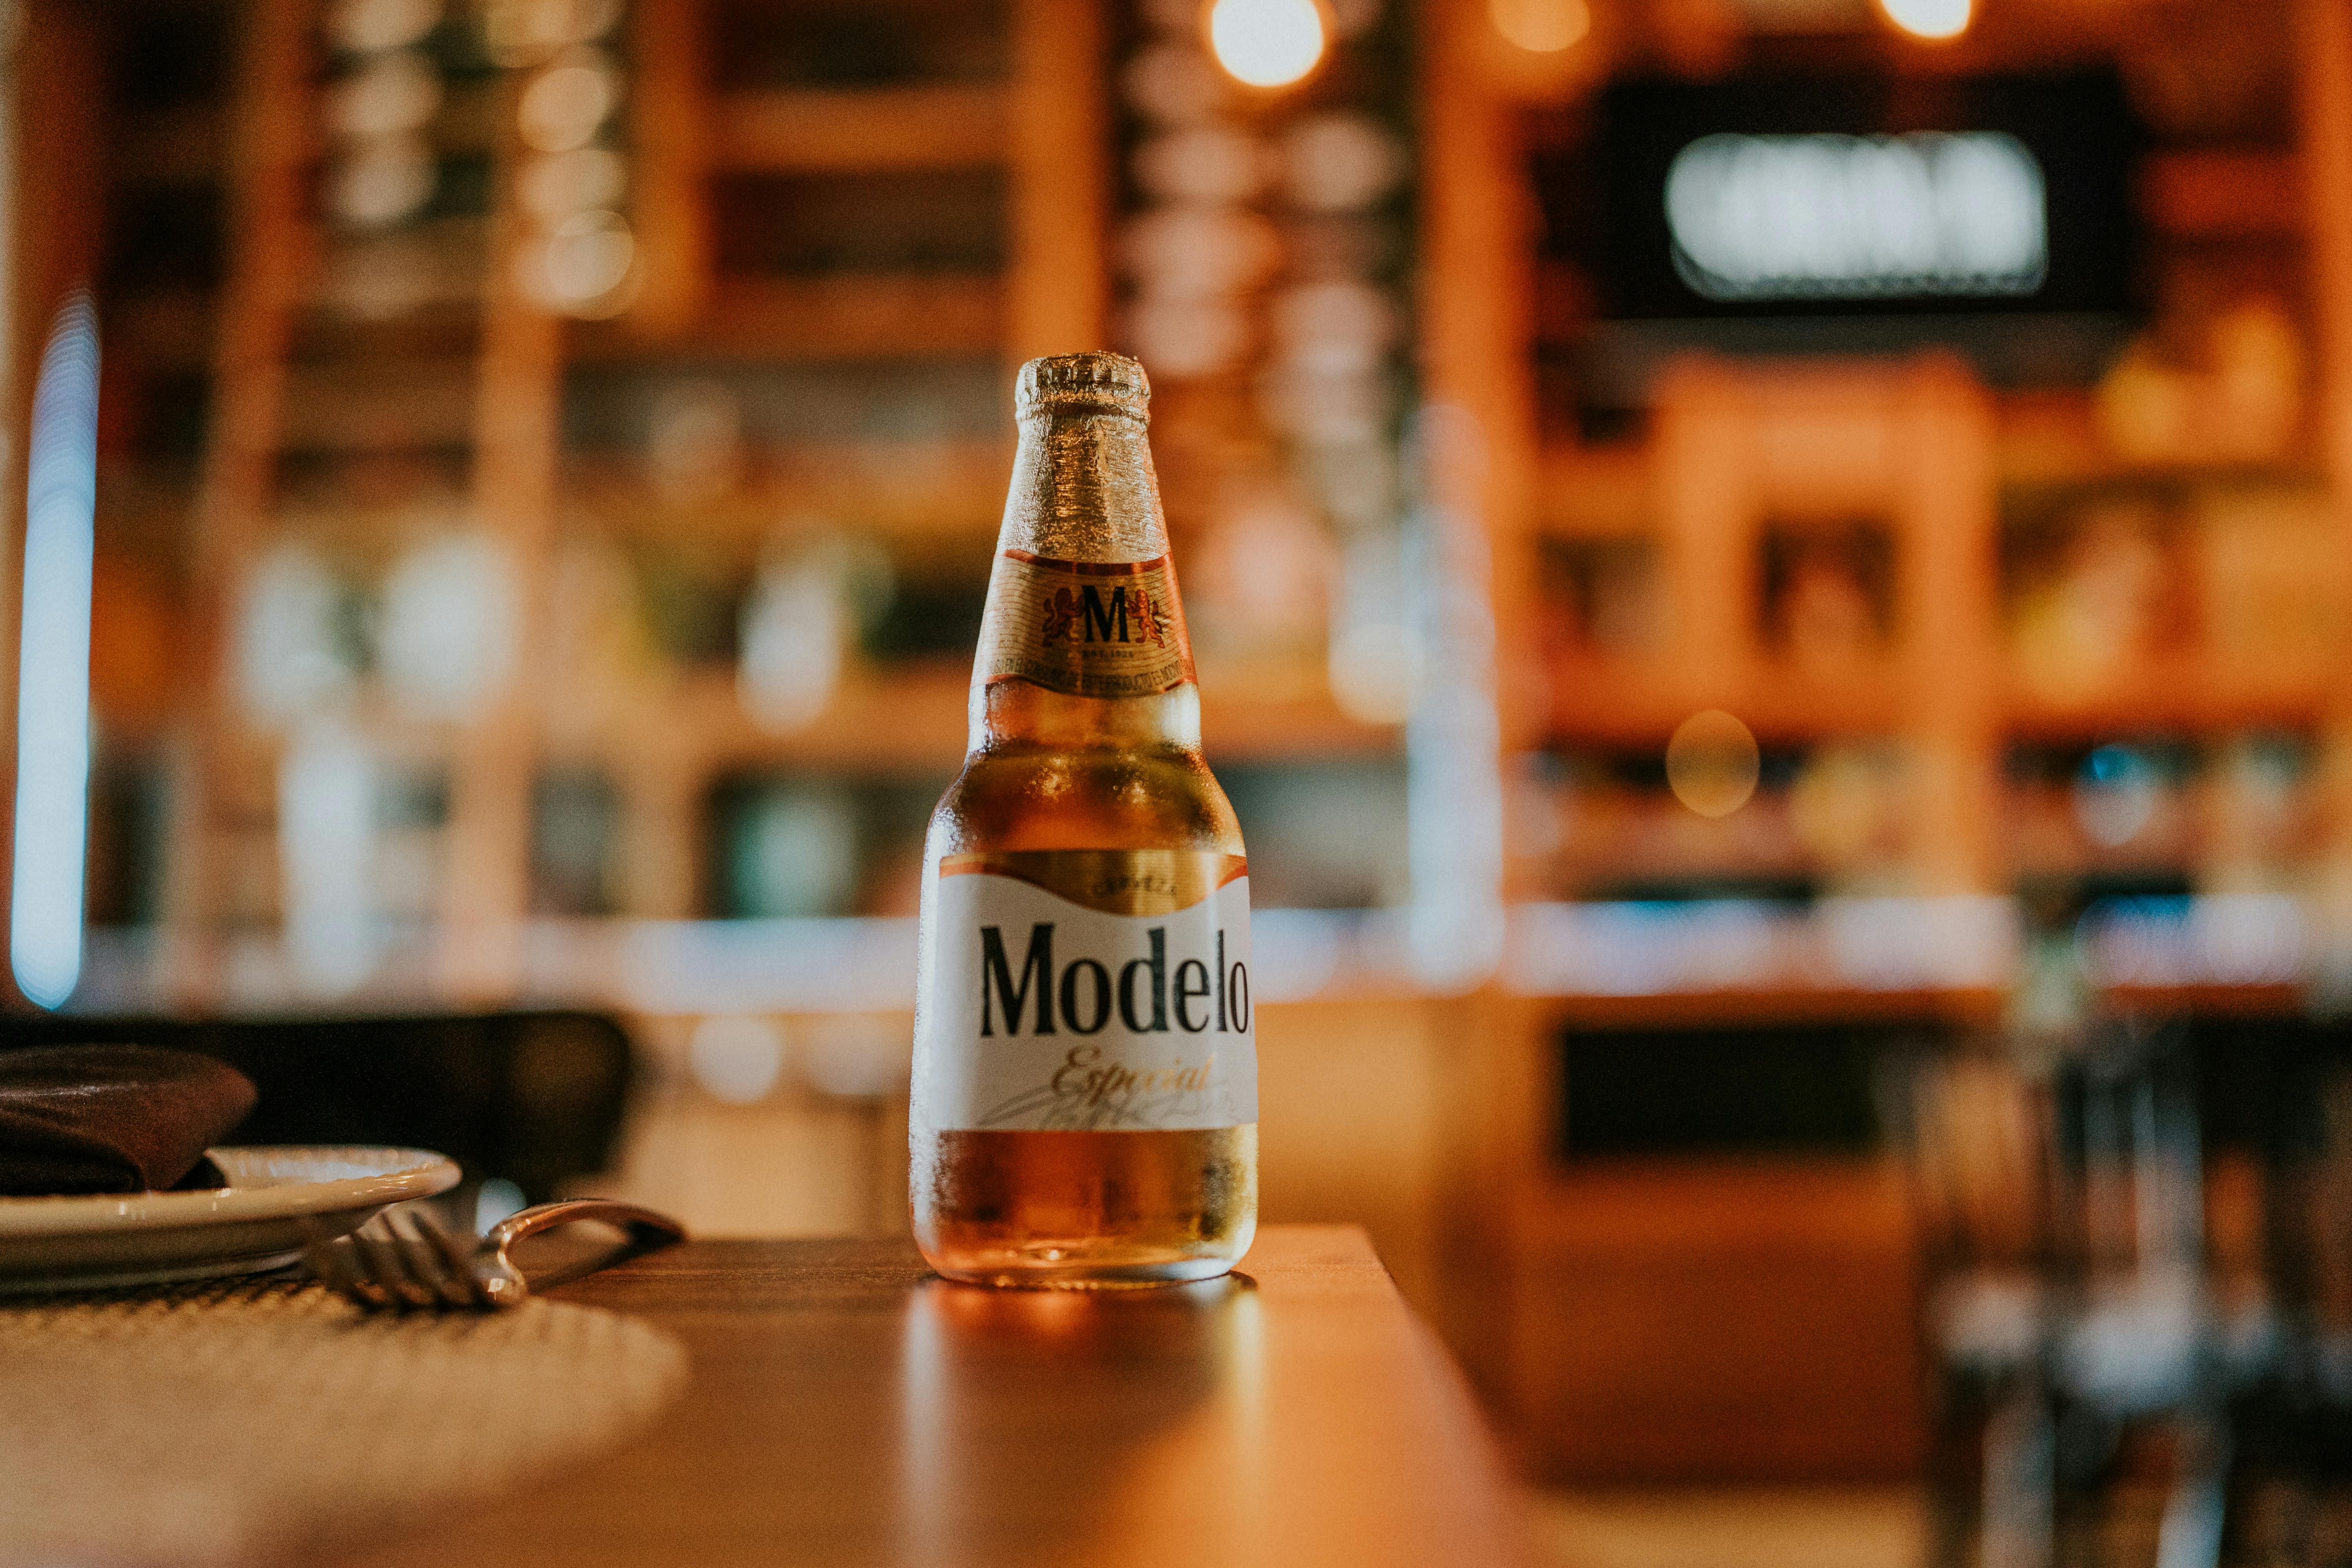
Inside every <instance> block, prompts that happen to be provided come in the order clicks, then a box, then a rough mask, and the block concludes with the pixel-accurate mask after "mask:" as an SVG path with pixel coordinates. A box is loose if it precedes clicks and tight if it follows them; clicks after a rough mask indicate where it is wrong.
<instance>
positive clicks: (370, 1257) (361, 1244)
mask: <svg viewBox="0 0 2352 1568" xmlns="http://www.w3.org/2000/svg"><path fill="white" fill-rule="evenodd" d="M581 1219H593V1220H603V1221H604V1222H605V1223H606V1224H608V1225H613V1226H620V1227H622V1228H624V1229H625V1230H626V1231H627V1232H628V1233H629V1240H628V1243H627V1245H625V1246H624V1247H621V1248H619V1249H618V1250H617V1251H614V1252H611V1253H607V1254H604V1255H603V1256H601V1257H598V1258H593V1259H591V1260H590V1261H589V1262H588V1263H587V1264H586V1266H585V1267H574V1268H565V1269H561V1270H558V1271H557V1272H555V1273H553V1274H551V1275H548V1276H546V1277H543V1278H542V1279H541V1280H540V1285H541V1288H545V1287H547V1286H550V1285H559V1284H562V1282H563V1281H564V1280H567V1279H578V1278H580V1277H581V1276H582V1275H583V1274H593V1273H594V1272H595V1271H596V1270H597V1269H599V1268H604V1267H605V1266H606V1265H608V1264H612V1263H616V1262H619V1261H620V1260H621V1259H622V1258H634V1257H636V1256H637V1255H638V1254H640V1253H646V1252H651V1251H653V1250H655V1249H656V1248H657V1247H667V1246H669V1245H670V1244H671V1243H672V1242H676V1241H684V1240H685V1239H686V1227H685V1226H681V1225H679V1224H678V1223H677V1221H676V1220H674V1219H671V1218H670V1217H669V1216H668V1215H661V1214H656V1213H655V1212H654V1211H653V1210H652V1209H648V1208H640V1207H638V1206H637V1205H635V1204H625V1203H619V1202H616V1201H614V1199H611V1198H572V1199H567V1200H566V1201H564V1202H562V1203H552V1204H539V1205H534V1206H532V1207H530V1208H527V1209H524V1210H522V1211H521V1212H520V1213H519V1214H513V1215H508V1216H507V1217H506V1218H505V1219H502V1220H500V1221H499V1223H498V1224H497V1225H494V1226H491V1227H490V1232H489V1234H488V1236H485V1237H479V1238H475V1237H458V1236H457V1235H456V1234H454V1233H453V1232H452V1231H451V1230H450V1229H449V1227H448V1226H446V1225H445V1224H444V1223H442V1220H441V1217H440V1216H439V1215H436V1213H434V1211H433V1208H432V1205H430V1204H428V1203H415V1204H395V1205H393V1206H392V1207H390V1208H387V1209H383V1210H379V1211H378V1212H377V1213H376V1214H375V1215H373V1217H372V1218H370V1219H369V1221H368V1222H367V1223H366V1224H365V1225H363V1226H360V1227H359V1229H357V1230H355V1231H353V1232H352V1234H351V1235H349V1236H346V1237H338V1238H336V1239H334V1240H331V1241H326V1240H315V1239H314V1240H313V1241H311V1242H310V1245H309V1246H308V1247H304V1248H303V1256H304V1258H306V1259H307V1260H308V1262H309V1264H310V1276H311V1278H313V1279H317V1280H318V1281H320V1283H321V1284H323V1285H325V1286H327V1287H328V1288H329V1289H332V1290H336V1291H339V1292H341V1294H343V1295H345V1296H348V1297H350V1298H351V1299H352V1300H354V1301H357V1302H359V1303H360V1304H361V1305H362V1306H364V1307H376V1308H390V1309H395V1310H397V1309H407V1308H448V1307H470V1308H495V1307H511V1306H514V1305H516V1304H518V1303H519V1302H520V1301H521V1300H524V1298H526V1297H528V1296H529V1295H530V1281H529V1280H527V1279H524V1278H523V1274H522V1270H521V1269H520V1268H516V1267H515V1266H514V1263H513V1262H512V1260H510V1259H509V1258H508V1257H507V1248H508V1247H511V1246H513V1245H514V1244H515V1243H516V1242H518V1241H520V1240H521V1239H522V1238H523V1237H526V1236H532V1235H535V1234H537V1233H538V1232H540V1231H542V1230H548V1229H551V1228H552V1227H553V1226H559V1225H569V1224H571V1223H572V1221H573V1220H581Z"/></svg>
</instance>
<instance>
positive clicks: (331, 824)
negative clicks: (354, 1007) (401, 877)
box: [278, 717, 379, 997]
mask: <svg viewBox="0 0 2352 1568" xmlns="http://www.w3.org/2000/svg"><path fill="white" fill-rule="evenodd" d="M278 866H279V868H280V874H281V879H282V893H281V895H280V898H281V902H282V903H283V905H284V912H285V921H286V951H287V954H288V956H289V958H290V959H291V960H292V961H293V965H294V976H295V979H296V981H297V983H298V984H299V985H300V986H301V988H302V989H303V991H305V992H306V993H308V994H310V995H312V996H320V997H333V996H344V995H349V994H351V993H352V992H353V991H355V990H357V989H358V988H359V987H360V986H361V985H362V984H364V983H365V982H366V980H367V978H368V976H369V975H371V974H373V973H374V972H375V965H376V960H377V957H378V956H379V952H378V942H377V935H378V933H377V929H376V904H375V761H374V759H373V757H372V756H370V755H369V753H368V749H367V746H366V744H365V742H362V740H361V738H360V737H359V736H358V735H357V734H356V733H355V732H353V731H352V729H351V727H350V726H349V725H348V724H346V723H344V722H343V721H341V720H340V719H336V718H332V717H330V718H323V719H319V720H315V721H312V722H311V723H310V725H308V726H307V727H306V728H305V729H304V730H303V731H302V732H301V733H300V734H299V735H298V736H296V737H295V739H294V742H293V744H292V745H290V746H289V747H288V748H287V749H286V752H285V754H284V755H283V756H282V757H280V758H279V759H278Z"/></svg>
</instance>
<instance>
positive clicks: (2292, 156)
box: [2139, 146, 2311, 239]
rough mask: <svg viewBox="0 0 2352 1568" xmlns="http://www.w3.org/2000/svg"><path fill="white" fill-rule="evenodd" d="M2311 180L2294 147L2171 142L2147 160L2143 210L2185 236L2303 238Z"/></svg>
mask: <svg viewBox="0 0 2352 1568" xmlns="http://www.w3.org/2000/svg"><path fill="white" fill-rule="evenodd" d="M2306 178H2307V176H2306V174H2305V170H2304V166H2303V160H2302V158H2301V157H2300V156H2299V155H2297V153H2295V152H2294V149H2292V148H2281V147H2263V146H2252V147H2199V148H2170V149H2167V150H2165V151H2162V152H2156V153H2149V154H2147V156H2146V157H2144V158H2143V159H2142V160H2141V161H2140V170H2139V205H2140V211H2141V213H2142V214H2143V215H2144V216H2146V217H2147V220H2148V222H2149V223H2150V224H2151V225H2153V226H2155V227H2156V228H2158V229H2159V230H2161V231H2163V232H2164V233H2166V234H2168V235H2174V236H2178V237H2182V238H2195V239H2294V238H2299V237H2301V236H2302V235H2303V232H2304V227H2305V221H2306V217H2305V207H2306V205H2307V204H2308V203H2309V201H2310V199H2311V197H2310V188H2309V186H2308V185H2307V184H2306V183H2305V181H2306Z"/></svg>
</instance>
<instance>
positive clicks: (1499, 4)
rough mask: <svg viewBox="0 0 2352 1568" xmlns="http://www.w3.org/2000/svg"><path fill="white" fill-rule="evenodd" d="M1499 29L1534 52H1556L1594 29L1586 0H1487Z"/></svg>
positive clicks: (1576, 41)
mask: <svg viewBox="0 0 2352 1568" xmlns="http://www.w3.org/2000/svg"><path fill="white" fill-rule="evenodd" d="M1486 16H1487V18H1488V20H1490V21H1492V22H1493V23H1494V24H1495V31H1496V32H1498V33H1500V34H1502V35H1503V37H1505V38H1507V39H1508V40H1509V41H1510V42H1512V43H1514V44H1517V46H1518V47H1521V48H1523V49H1525V50H1527V51H1528V53H1529V54H1531V55H1556V54H1558V53H1559V51H1560V50H1562V49H1565V48H1571V47H1575V46H1576V45H1577V44H1579V43H1581V42H1582V41H1583V39H1584V35H1585V34H1587V33H1589V32H1591V30H1592V9H1591V6H1589V5H1586V4H1585V0H1486Z"/></svg>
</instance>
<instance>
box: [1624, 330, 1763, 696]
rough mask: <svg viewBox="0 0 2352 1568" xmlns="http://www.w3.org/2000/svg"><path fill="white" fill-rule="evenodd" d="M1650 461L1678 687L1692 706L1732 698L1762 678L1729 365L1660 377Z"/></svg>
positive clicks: (1752, 504) (1752, 509) (1749, 503)
mask: <svg viewBox="0 0 2352 1568" xmlns="http://www.w3.org/2000/svg"><path fill="white" fill-rule="evenodd" d="M1655 400H1656V412H1655V415H1654V435H1653V437H1652V447H1651V451H1652V461H1653V462H1654V465H1655V469H1654V471H1655V474H1656V479H1655V481H1654V489H1653V493H1654V495H1655V496H1656V497H1657V504H1658V535H1659V540H1658V542H1659V547H1660V549H1661V551H1662V552H1663V553H1664V562H1663V566H1664V572H1663V577H1664V583H1665V588H1666V605H1667V609H1666V620H1667V628H1668V629H1667V635H1666V646H1667V650H1668V652H1667V658H1666V663H1667V665H1668V666H1669V681H1670V686H1671V689H1673V690H1674V691H1675V694H1676V695H1678V696H1679V697H1680V698H1681V699H1682V700H1683V701H1684V702H1685V704H1687V705H1688V707H1689V708H1690V709H1691V710H1697V709H1700V708H1705V707H1709V706H1717V705H1729V706H1733V707H1737V706H1738V702H1739V699H1740V697H1741V695H1742V694H1744V693H1745V692H1746V691H1747V690H1748V689H1749V688H1750V687H1752V686H1753V685H1754V684H1755V681H1754V678H1753V676H1752V674H1751V667H1752V666H1753V664H1754V662H1755V660H1754V657H1753V649H1754V647H1755V631H1756V627H1755V610H1754V605H1755V603H1756V597H1757V595H1756V575H1757V574H1756V524H1757V521H1758V520H1757V511H1758V509H1759V505H1760V498H1759V496H1758V495H1757V493H1756V479H1755V476H1754V473H1753V453H1752V451H1751V441H1752V433H1751V431H1750V430H1749V429H1748V426H1747V422H1746V421H1744V420H1743V419H1742V417H1741V410H1740V398H1739V394H1738V386H1737V384H1736V383H1735V382H1734V381H1733V380H1732V379H1731V378H1730V374H1729V373H1728V372H1727V371H1726V370H1725V369H1724V368H1723V367H1721V366H1718V365H1717V364H1715V363H1712V362H1710V361H1707V360H1704V359H1699V358H1688V359H1685V360H1682V361H1680V362H1678V363H1675V364H1674V365H1672V366H1670V367H1668V369H1667V370H1666V371H1665V372H1664V374H1661V376H1660V377H1659V381H1658V385H1657V388H1656V392H1655Z"/></svg>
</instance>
